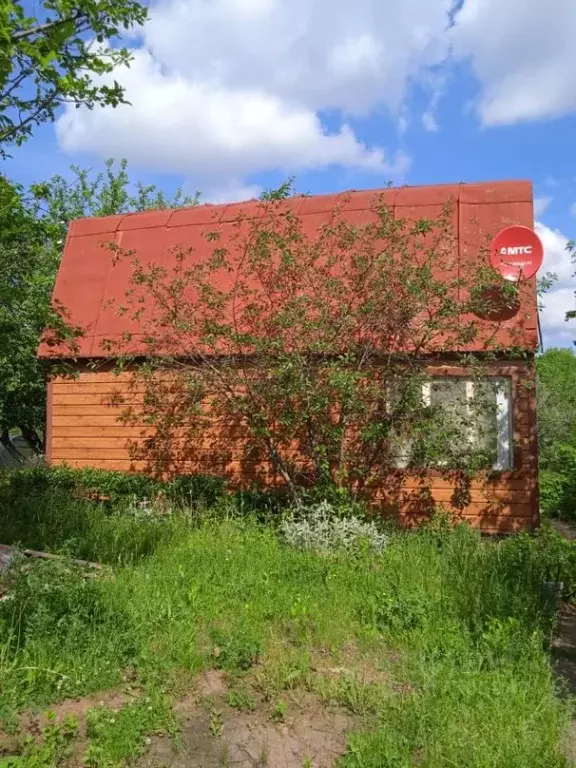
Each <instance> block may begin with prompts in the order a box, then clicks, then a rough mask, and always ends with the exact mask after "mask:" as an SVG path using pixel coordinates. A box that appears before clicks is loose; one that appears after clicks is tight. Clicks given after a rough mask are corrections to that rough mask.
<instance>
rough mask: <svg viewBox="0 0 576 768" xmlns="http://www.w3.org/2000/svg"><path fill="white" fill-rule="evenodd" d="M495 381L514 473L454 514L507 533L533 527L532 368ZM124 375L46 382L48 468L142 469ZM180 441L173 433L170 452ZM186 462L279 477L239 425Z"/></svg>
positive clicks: (200, 443) (219, 430) (408, 507)
mask: <svg viewBox="0 0 576 768" xmlns="http://www.w3.org/2000/svg"><path fill="white" fill-rule="evenodd" d="M430 373H431V374H432V375H435V374H440V373H443V374H446V375H458V373H459V371H458V370H457V369H453V368H451V367H449V366H444V367H442V368H435V369H431V370H430ZM491 373H493V374H494V375H495V376H509V377H510V378H511V379H512V408H513V416H512V418H513V427H514V432H513V441H514V469H513V471H511V472H501V473H498V474H497V475H495V477H494V478H493V479H491V481H490V483H488V484H486V483H483V482H475V483H474V484H473V486H472V489H471V501H470V504H469V505H468V506H467V507H466V508H465V509H464V510H463V511H462V513H461V516H462V518H463V519H465V520H466V521H467V522H469V523H470V524H472V525H474V526H477V527H480V528H481V529H482V530H483V531H486V532H492V533H494V532H510V531H516V530H520V529H524V528H533V527H534V526H536V525H537V524H538V476H537V435H536V404H535V390H534V371H533V364H532V362H530V361H528V362H522V363H517V364H513V365H512V364H510V363H505V362H495V363H491ZM129 376H130V374H129V373H126V372H125V373H123V374H121V375H115V374H113V373H111V372H110V371H106V370H101V371H86V370H82V369H80V371H79V373H78V375H77V377H75V378H56V379H54V380H52V381H50V382H49V385H48V387H49V391H48V414H47V418H48V430H47V438H48V447H47V455H48V459H49V461H51V462H52V463H53V464H67V465H69V466H72V467H97V468H102V469H115V470H123V471H144V470H145V465H144V464H143V463H142V462H134V461H132V460H131V459H130V454H129V445H130V443H131V442H133V441H135V440H136V441H137V440H139V439H142V438H144V437H146V436H150V435H152V434H153V429H151V428H150V427H147V426H145V425H142V426H133V425H130V426H127V425H123V424H122V423H120V422H119V416H120V414H121V413H122V411H123V409H124V407H125V406H124V405H115V404H114V403H113V400H114V396H115V395H117V394H118V393H120V394H123V395H125V396H126V397H127V398H129V400H130V402H131V403H132V404H134V403H136V404H137V403H138V402H139V401H141V397H142V391H136V392H134V391H133V390H131V389H129V385H128V381H129ZM185 439H186V438H185V436H184V435H183V434H180V435H178V433H176V435H175V445H176V448H177V447H178V445H179V444H182V441H184V440H185ZM188 448H190V450H189V452H188V456H187V461H186V463H185V464H184V465H182V466H181V467H180V471H182V472H187V473H194V472H198V473H203V474H222V475H226V476H227V477H229V479H230V480H231V482H232V484H234V485H238V486H242V485H249V484H251V483H253V482H255V481H257V482H260V483H264V484H267V485H277V484H278V483H279V482H280V479H279V478H278V477H277V476H275V475H274V472H273V471H272V469H271V467H270V465H269V464H268V462H267V461H265V460H264V458H263V453H262V452H261V451H259V450H252V451H249V452H247V450H246V437H245V435H244V434H243V432H242V427H241V425H234V427H233V428H232V429H231V428H230V427H227V426H226V425H225V424H222V423H219V422H218V421H217V420H215V421H214V425H213V428H212V431H211V433H210V434H209V435H206V436H203V437H202V438H199V439H198V440H196V441H195V442H194V445H193V446H192V447H190V446H188ZM294 458H297V454H296V453H295V454H294ZM429 483H430V488H431V492H432V496H433V498H434V500H435V501H437V502H442V503H444V504H449V502H450V499H451V495H452V491H453V485H452V484H451V483H450V481H448V480H446V479H445V478H443V477H440V476H436V473H430V474H429ZM418 487H419V483H418V480H417V479H416V478H414V477H411V476H410V475H408V474H404V476H403V477H402V481H401V491H400V497H401V498H402V499H403V500H404V503H400V506H398V496H396V497H395V500H394V504H395V505H396V507H397V509H398V512H399V518H400V520H401V522H403V523H404V524H406V525H411V524H415V523H417V522H419V521H420V519H421V515H419V514H418V512H417V511H415V504H414V498H415V494H417V491H418ZM370 497H371V500H372V502H373V503H374V505H375V506H378V507H386V508H389V507H390V504H391V502H392V500H391V498H390V496H389V494H387V492H386V488H385V487H376V488H373V489H372V490H371V496H370Z"/></svg>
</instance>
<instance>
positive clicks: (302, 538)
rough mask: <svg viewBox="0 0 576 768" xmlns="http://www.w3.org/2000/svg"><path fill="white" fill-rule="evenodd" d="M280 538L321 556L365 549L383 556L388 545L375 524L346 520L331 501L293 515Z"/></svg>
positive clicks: (283, 525)
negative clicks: (333, 552)
mask: <svg viewBox="0 0 576 768" xmlns="http://www.w3.org/2000/svg"><path fill="white" fill-rule="evenodd" d="M280 534H281V536H282V538H283V539H284V541H285V542H286V543H287V544H289V545H290V546H292V547H297V548H299V549H312V550H316V551H319V552H331V551H337V550H339V549H344V550H352V549H356V548H358V547H359V546H362V545H365V546H366V547H367V548H368V549H371V550H373V551H374V552H381V551H382V550H383V549H384V547H385V546H386V542H387V537H386V536H385V535H384V534H382V533H380V531H379V530H378V528H377V527H376V525H375V524H374V523H373V522H366V521H365V520H362V519H361V518H359V517H356V516H350V517H344V516H343V515H342V510H341V509H339V508H338V507H335V506H334V505H332V504H330V502H328V501H322V502H320V503H319V504H315V505H312V506H305V507H302V508H301V509H298V510H297V511H293V512H291V513H290V514H289V515H288V516H287V517H285V518H284V520H282V522H281V523H280Z"/></svg>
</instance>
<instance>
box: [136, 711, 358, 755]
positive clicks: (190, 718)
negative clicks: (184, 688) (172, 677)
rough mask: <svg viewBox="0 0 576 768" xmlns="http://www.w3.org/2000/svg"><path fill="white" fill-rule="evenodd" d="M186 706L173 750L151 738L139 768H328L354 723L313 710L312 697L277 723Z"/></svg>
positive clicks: (345, 717) (262, 715)
mask: <svg viewBox="0 0 576 768" xmlns="http://www.w3.org/2000/svg"><path fill="white" fill-rule="evenodd" d="M188 706H189V709H188V712H187V714H186V716H185V717H184V718H183V722H182V730H181V733H180V735H179V738H178V746H177V747H175V746H174V745H173V743H172V741H171V740H170V739H169V738H168V737H165V736H161V737H156V738H154V739H153V740H152V745H151V747H150V749H149V751H148V753H147V754H146V755H145V756H144V757H143V758H142V759H141V760H140V761H139V763H138V765H139V767H140V768H161V766H164V767H165V768H228V767H229V768H302V766H303V765H307V764H308V765H310V766H314V768H330V767H331V766H333V764H334V762H335V760H336V759H337V758H338V757H339V756H340V755H342V754H343V753H344V751H345V749H346V741H347V733H348V732H349V731H350V730H351V728H352V727H353V725H354V724H355V723H354V721H353V719H352V718H351V717H350V716H349V715H347V714H346V713H344V712H342V711H340V710H336V709H328V708H325V707H322V706H321V705H320V704H318V703H317V702H315V701H314V705H312V698H311V697H310V698H309V699H308V701H307V702H306V705H305V706H304V707H293V708H288V711H287V712H286V714H285V716H284V722H282V723H278V724H275V723H272V722H270V719H269V717H268V714H267V713H266V712H263V711H262V710H260V709H259V710H258V711H257V712H253V713H240V712H236V711H233V710H230V709H225V708H224V706H223V707H222V709H207V708H205V707H202V706H198V705H196V706H194V705H193V704H192V702H191V700H188ZM183 709H184V707H183V706H182V703H181V705H180V707H179V710H180V712H181V713H183ZM307 761H308V763H307Z"/></svg>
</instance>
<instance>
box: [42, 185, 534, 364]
mask: <svg viewBox="0 0 576 768" xmlns="http://www.w3.org/2000/svg"><path fill="white" fill-rule="evenodd" d="M378 195H383V196H384V201H385V202H386V204H388V205H389V206H390V207H391V208H393V209H394V212H395V215H397V216H399V217H405V218H421V217H425V218H433V217H434V216H437V215H438V214H439V213H440V212H441V210H442V208H443V206H445V205H446V204H447V203H452V204H453V206H454V208H453V211H454V213H453V223H454V228H455V230H456V233H457V241H458V263H459V265H462V264H470V263H471V262H477V261H478V259H479V258H480V256H479V254H480V252H481V250H482V248H483V247H485V245H486V238H487V237H488V236H492V235H495V234H496V233H497V232H498V231H499V230H501V229H503V228H504V227H507V226H510V225H512V224H522V225H524V226H528V227H533V193H532V185H531V183H530V182H526V181H505V182H493V183H482V184H447V185H438V186H427V187H399V188H396V189H394V188H392V189H387V190H365V191H352V192H346V193H342V194H339V195H320V196H316V197H302V198H294V199H291V200H290V201H287V203H286V204H287V205H289V206H290V208H291V209H292V210H294V211H295V212H296V213H297V214H298V215H299V216H301V217H306V221H305V226H306V231H307V232H313V231H315V230H317V229H318V228H319V227H320V226H322V225H323V224H326V223H327V221H328V218H329V215H330V213H331V211H333V209H334V208H335V206H337V205H340V206H341V207H342V210H343V211H344V212H345V216H346V218H347V219H348V220H350V221H351V222H358V223H362V222H365V221H366V216H367V213H368V212H369V211H370V209H371V208H372V206H373V205H374V202H375V200H376V199H377V196H378ZM258 210H259V203H258V202H257V201H250V202H246V203H238V204H225V205H199V206H194V207H191V208H182V209H177V210H161V211H147V212H144V213H136V214H129V215H119V216H108V217H105V218H92V219H79V220H77V221H73V222H72V223H71V224H70V228H69V232H68V238H67V241H66V246H65V249H64V255H63V258H62V263H61V265H60V270H59V272H58V277H57V279H56V285H55V288H54V294H53V299H54V301H55V302H57V303H58V304H59V305H60V306H63V307H65V308H66V311H67V313H68V320H69V322H70V323H71V324H72V325H74V326H79V327H81V328H82V329H83V331H84V335H83V336H82V337H81V338H80V339H79V349H78V352H77V354H76V355H75V356H77V357H81V358H90V357H108V356H110V352H109V351H107V350H106V349H105V347H103V342H104V341H105V340H109V339H119V338H121V336H122V334H124V333H126V332H129V333H133V334H134V333H136V334H137V332H138V328H137V327H135V323H134V321H133V320H131V319H130V318H129V316H127V315H125V316H123V317H120V316H119V315H118V312H117V310H116V309H114V308H113V306H112V305H113V303H114V302H115V301H116V302H118V303H121V302H122V300H123V298H124V296H125V292H126V290H127V289H128V288H129V282H130V275H131V267H130V265H129V264H128V263H127V262H126V261H123V260H120V262H119V263H117V264H115V265H114V264H113V254H112V251H111V250H110V248H109V247H106V245H107V244H109V243H114V244H115V245H116V246H118V247H120V248H122V249H127V250H132V251H134V252H135V253H136V254H137V255H138V258H140V259H142V260H143V262H146V263H150V262H153V263H158V264H162V265H163V266H165V267H168V266H169V260H170V258H173V256H172V257H171V256H170V249H171V248H173V247H175V246H184V247H193V248H194V249H195V254H196V258H198V259H199V260H200V259H202V258H204V257H206V258H207V257H208V256H209V254H211V252H212V250H213V247H214V246H211V245H210V243H209V242H208V241H207V239H206V237H205V233H206V232H207V231H209V230H210V229H212V228H214V226H215V225H218V228H219V229H220V231H222V232H223V233H225V230H226V229H227V228H228V229H231V227H232V224H233V222H235V221H236V220H237V218H238V216H239V215H242V216H244V217H247V218H250V217H254V216H257V215H258ZM482 258H484V257H482ZM486 262H487V258H486ZM520 298H521V302H520V310H519V311H518V313H517V314H516V315H515V316H514V317H512V318H510V319H509V320H506V321H504V322H503V323H502V325H501V328H500V331H499V334H498V341H499V343H500V344H501V345H504V346H510V345H514V346H517V345H518V344H519V339H521V341H522V345H523V346H525V347H529V348H536V346H537V341H538V337H537V321H538V320H537V302H536V287H535V281H534V280H531V281H528V282H526V283H525V284H523V285H522V286H521V291H520ZM518 334H520V336H519V335H518ZM481 348H482V347H481V341H480V340H478V341H477V342H475V346H473V349H478V350H479V349H481ZM38 354H39V357H41V358H55V357H62V356H64V355H65V352H63V351H62V349H60V348H58V347H54V346H49V345H48V344H46V343H42V344H41V345H40V348H39V351H38ZM68 356H69V355H68Z"/></svg>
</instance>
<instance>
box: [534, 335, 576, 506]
mask: <svg viewBox="0 0 576 768" xmlns="http://www.w3.org/2000/svg"><path fill="white" fill-rule="evenodd" d="M536 367H537V372H538V440H539V451H540V499H541V504H542V508H543V509H544V511H546V512H550V513H552V514H560V515H562V516H565V517H571V518H574V517H575V516H576V355H574V353H573V352H572V351H571V350H570V349H549V350H547V351H546V352H545V353H544V354H543V355H540V357H539V358H538V359H537V362H536Z"/></svg>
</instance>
